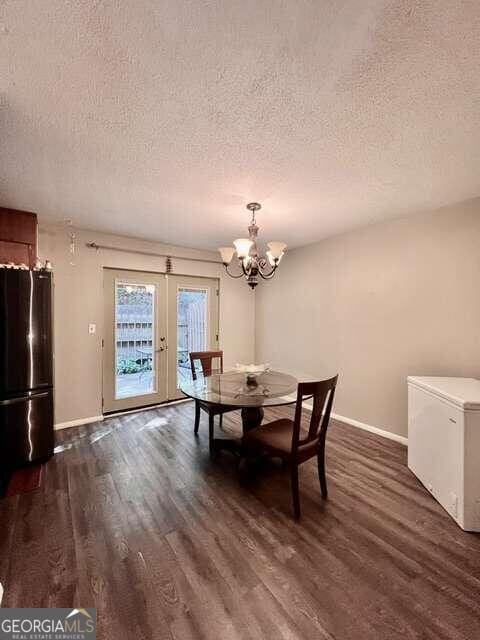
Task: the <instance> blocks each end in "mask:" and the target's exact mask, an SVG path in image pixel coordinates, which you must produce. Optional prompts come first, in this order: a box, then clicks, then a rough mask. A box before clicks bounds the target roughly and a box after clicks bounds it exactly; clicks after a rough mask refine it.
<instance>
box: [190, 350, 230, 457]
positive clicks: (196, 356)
mask: <svg viewBox="0 0 480 640" xmlns="http://www.w3.org/2000/svg"><path fill="white" fill-rule="evenodd" d="M196 363H198V365H197V364H196ZM190 368H191V370H192V378H193V380H197V378H198V374H199V373H200V371H201V373H202V374H203V377H204V378H208V377H209V376H211V375H212V374H214V373H223V351H191V352H190ZM201 409H202V410H203V411H205V413H207V415H208V434H209V445H210V453H211V454H212V453H213V437H214V428H215V422H214V421H215V416H220V418H219V424H220V426H222V421H223V420H222V418H223V414H224V413H228V412H229V411H235V407H226V406H224V405H219V404H211V403H207V402H202V401H201V400H195V427H194V433H195V435H197V434H198V428H199V426H200V410H201Z"/></svg>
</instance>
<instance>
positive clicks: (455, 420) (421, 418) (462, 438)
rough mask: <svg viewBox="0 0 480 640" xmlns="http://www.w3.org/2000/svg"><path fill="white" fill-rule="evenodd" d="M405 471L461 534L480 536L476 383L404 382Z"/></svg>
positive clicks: (479, 396)
mask: <svg viewBox="0 0 480 640" xmlns="http://www.w3.org/2000/svg"><path fill="white" fill-rule="evenodd" d="M408 466H409V468H410V469H411V471H413V473H414V474H415V475H416V476H417V477H418V478H419V480H420V481H421V482H422V483H423V484H424V485H425V487H426V488H427V489H428V490H429V491H430V492H431V494H432V495H433V496H434V498H436V499H437V500H438V502H439V503H440V504H441V505H442V507H444V509H445V510H446V511H447V512H448V513H449V514H450V515H451V516H452V518H453V519H454V520H455V521H456V522H457V524H458V525H459V526H460V527H461V528H462V529H465V531H480V380H476V379H474V378H439V377H414V376H409V377H408Z"/></svg>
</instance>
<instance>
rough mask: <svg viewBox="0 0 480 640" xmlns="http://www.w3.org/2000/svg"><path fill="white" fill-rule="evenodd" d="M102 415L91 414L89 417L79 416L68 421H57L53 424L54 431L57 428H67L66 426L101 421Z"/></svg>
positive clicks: (77, 425)
mask: <svg viewBox="0 0 480 640" xmlns="http://www.w3.org/2000/svg"><path fill="white" fill-rule="evenodd" d="M102 420H103V416H91V417H90V418H80V419H78V420H70V421H69V422H57V424H56V425H55V426H54V429H55V431H58V430H59V429H68V427H79V426H81V425H82V424H90V422H101V421H102Z"/></svg>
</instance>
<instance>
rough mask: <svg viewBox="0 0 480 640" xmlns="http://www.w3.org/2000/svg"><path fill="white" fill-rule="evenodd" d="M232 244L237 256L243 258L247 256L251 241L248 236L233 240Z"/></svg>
mask: <svg viewBox="0 0 480 640" xmlns="http://www.w3.org/2000/svg"><path fill="white" fill-rule="evenodd" d="M233 244H234V245H235V249H236V251H237V256H238V257H239V258H240V259H241V260H243V258H246V257H247V256H248V252H249V251H250V248H251V246H252V244H253V242H252V240H250V239H249V238H238V239H237V240H234V241H233Z"/></svg>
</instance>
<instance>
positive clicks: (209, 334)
mask: <svg viewBox="0 0 480 640" xmlns="http://www.w3.org/2000/svg"><path fill="white" fill-rule="evenodd" d="M167 278H168V342H169V350H168V374H169V375H168V399H169V400H174V399H175V398H183V397H185V396H183V394H182V393H181V391H180V389H179V385H180V383H181V381H182V379H183V378H187V379H190V358H189V353H190V351H209V350H214V349H218V280H215V279H212V278H192V277H190V276H173V275H169V276H167Z"/></svg>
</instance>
